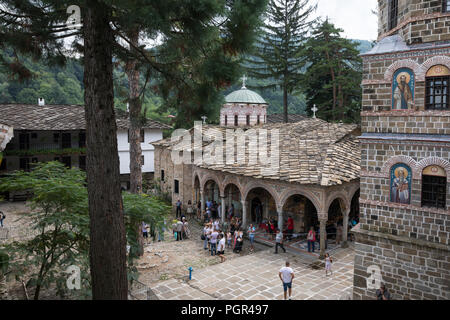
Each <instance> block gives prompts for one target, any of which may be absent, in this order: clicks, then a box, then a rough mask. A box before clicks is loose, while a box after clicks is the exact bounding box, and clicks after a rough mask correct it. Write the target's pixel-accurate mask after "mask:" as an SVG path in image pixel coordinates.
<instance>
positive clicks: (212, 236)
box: [210, 229, 219, 256]
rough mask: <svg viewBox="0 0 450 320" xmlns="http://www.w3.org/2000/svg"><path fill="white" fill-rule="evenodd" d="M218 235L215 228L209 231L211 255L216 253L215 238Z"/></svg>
mask: <svg viewBox="0 0 450 320" xmlns="http://www.w3.org/2000/svg"><path fill="white" fill-rule="evenodd" d="M218 237H219V233H218V232H217V230H214V229H213V232H212V233H211V237H210V243H211V255H212V256H215V255H216V254H217V238H218Z"/></svg>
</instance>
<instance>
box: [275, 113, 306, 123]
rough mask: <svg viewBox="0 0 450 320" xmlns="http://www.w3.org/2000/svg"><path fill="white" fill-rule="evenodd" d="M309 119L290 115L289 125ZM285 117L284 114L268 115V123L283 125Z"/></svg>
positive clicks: (299, 115)
mask: <svg viewBox="0 0 450 320" xmlns="http://www.w3.org/2000/svg"><path fill="white" fill-rule="evenodd" d="M305 119H307V117H306V116H303V115H301V114H288V120H289V123H295V122H299V121H303V120H305ZM283 122H284V115H283V114H268V115H267V123H283Z"/></svg>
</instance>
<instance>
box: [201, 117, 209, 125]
mask: <svg viewBox="0 0 450 320" xmlns="http://www.w3.org/2000/svg"><path fill="white" fill-rule="evenodd" d="M206 119H208V117H207V116H203V117H202V120H203V124H206Z"/></svg>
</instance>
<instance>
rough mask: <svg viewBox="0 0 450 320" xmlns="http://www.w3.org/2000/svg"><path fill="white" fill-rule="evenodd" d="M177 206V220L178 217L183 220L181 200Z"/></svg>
mask: <svg viewBox="0 0 450 320" xmlns="http://www.w3.org/2000/svg"><path fill="white" fill-rule="evenodd" d="M176 206H177V212H176V218H178V217H180V218H181V206H182V203H181V201H180V199H178V201H177V203H176Z"/></svg>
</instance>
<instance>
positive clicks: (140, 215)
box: [123, 192, 171, 280]
mask: <svg viewBox="0 0 450 320" xmlns="http://www.w3.org/2000/svg"><path fill="white" fill-rule="evenodd" d="M123 206H124V214H125V226H126V233H127V241H128V245H129V246H130V251H129V254H128V277H129V280H133V279H137V276H138V274H137V269H136V266H135V264H134V263H135V261H136V259H138V258H139V256H140V255H139V248H140V245H139V238H140V234H141V232H142V222H145V223H146V224H148V225H149V226H150V230H152V231H153V232H152V233H153V234H154V233H155V230H159V229H160V228H162V227H163V226H164V221H165V219H166V218H167V217H168V215H169V213H170V210H171V206H170V205H168V204H167V203H166V202H164V201H162V200H161V199H159V198H157V197H155V196H150V195H147V194H133V193H129V192H124V193H123Z"/></svg>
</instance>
